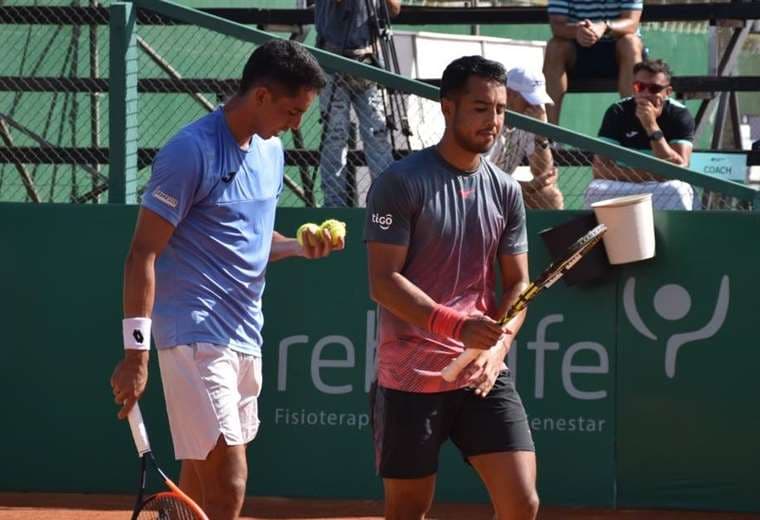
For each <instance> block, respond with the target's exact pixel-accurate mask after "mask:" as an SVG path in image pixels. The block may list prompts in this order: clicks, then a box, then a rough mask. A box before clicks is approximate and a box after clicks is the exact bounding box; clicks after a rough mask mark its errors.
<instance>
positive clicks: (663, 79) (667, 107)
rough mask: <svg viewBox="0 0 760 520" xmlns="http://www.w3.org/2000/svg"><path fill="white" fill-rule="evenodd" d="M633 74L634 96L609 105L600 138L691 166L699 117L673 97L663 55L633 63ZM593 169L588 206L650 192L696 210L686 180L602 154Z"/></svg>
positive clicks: (667, 205)
mask: <svg viewBox="0 0 760 520" xmlns="http://www.w3.org/2000/svg"><path fill="white" fill-rule="evenodd" d="M633 73H634V81H633V91H634V95H633V97H630V98H625V99H622V100H620V101H618V102H617V103H615V104H614V105H612V106H611V107H610V108H608V109H607V112H606V113H605V114H604V119H603V120H602V126H601V128H600V129H599V138H600V139H603V140H605V141H609V142H611V143H614V144H617V145H620V146H625V147H626V148H631V149H633V150H639V151H642V152H645V153H651V154H652V155H654V156H655V157H657V158H659V159H662V160H664V161H669V162H672V163H674V164H677V165H679V166H684V167H688V166H689V160H690V158H691V150H692V141H693V140H694V118H693V117H692V116H691V114H690V113H689V111H688V110H687V109H686V107H685V106H684V105H682V104H680V103H678V102H677V101H674V100H672V99H670V97H669V96H670V94H671V93H672V91H673V88H672V87H671V86H670V78H671V72H670V68H669V67H668V65H667V64H666V63H665V62H664V61H662V60H654V61H643V62H641V63H637V64H636V65H635V66H634V67H633ZM593 172H594V180H593V181H592V182H591V184H589V187H588V188H587V189H586V203H587V204H589V205H590V204H591V203H593V202H596V201H599V200H603V199H607V198H611V197H617V196H621V195H632V194H638V193H651V194H652V202H653V203H654V206H655V208H657V209H694V206H693V204H694V190H693V188H692V187H691V186H690V185H689V184H687V183H685V182H682V181H676V180H670V181H669V180H665V179H662V178H660V177H657V176H655V175H653V174H651V173H649V172H646V171H642V170H639V169H634V168H628V167H626V166H622V165H620V164H618V163H616V162H614V161H611V160H610V159H607V158H605V157H600V156H598V155H597V156H595V157H594V163H593Z"/></svg>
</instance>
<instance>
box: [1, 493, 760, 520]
mask: <svg viewBox="0 0 760 520" xmlns="http://www.w3.org/2000/svg"><path fill="white" fill-rule="evenodd" d="M131 504H132V498H131V497H125V496H113V495H73V494H66V495H52V494H37V493H0V520H125V519H128V518H129V511H130V508H131ZM242 518H244V519H246V520H275V519H277V520H280V519H290V520H382V504H381V503H379V502H375V501H331V500H293V499H285V498H250V499H248V500H247V501H246V504H245V507H244V509H243V517H242ZM491 518H492V516H491V511H490V508H489V507H488V506H485V505H473V504H467V505H464V504H436V505H435V506H434V507H433V510H432V512H431V515H430V519H431V520H432V519H436V520H490V519H491ZM639 519H641V520H681V519H683V520H760V513H758V514H742V513H707V512H686V511H641V510H639V511H608V510H589V509H557V508H542V510H541V512H540V514H539V520H639Z"/></svg>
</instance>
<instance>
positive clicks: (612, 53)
mask: <svg viewBox="0 0 760 520" xmlns="http://www.w3.org/2000/svg"><path fill="white" fill-rule="evenodd" d="M616 47H617V40H613V39H604V40H599V41H598V42H597V43H596V45H593V46H591V47H583V46H582V45H580V44H579V43H578V42H575V67H573V70H571V71H570V74H569V75H570V79H572V78H584V79H585V78H617V77H618V72H619V71H618V69H619V67H618V63H617V51H616Z"/></svg>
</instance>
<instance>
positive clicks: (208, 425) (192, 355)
mask: <svg viewBox="0 0 760 520" xmlns="http://www.w3.org/2000/svg"><path fill="white" fill-rule="evenodd" d="M158 363H159V366H160V367H161V382H162V383H163V386H164V396H165V398H166V411H167V415H168V416H169V427H170V429H171V433H172V442H173V443H174V456H175V457H176V458H177V460H185V459H190V460H205V459H206V457H207V456H208V454H209V452H211V450H212V449H213V448H214V446H216V443H217V441H218V439H219V436H220V435H224V440H225V441H227V444H228V445H229V446H235V445H240V444H247V443H249V442H251V441H252V440H253V438H254V437H256V432H258V429H259V416H258V408H259V407H258V397H259V394H260V393H261V358H260V357H254V356H251V355H246V354H241V353H239V352H236V351H234V350H232V349H230V348H228V347H226V346H220V345H212V344H210V343H193V344H191V345H178V346H176V347H172V348H168V349H162V350H159V351H158Z"/></svg>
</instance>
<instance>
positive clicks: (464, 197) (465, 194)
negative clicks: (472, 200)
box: [459, 190, 475, 199]
mask: <svg viewBox="0 0 760 520" xmlns="http://www.w3.org/2000/svg"><path fill="white" fill-rule="evenodd" d="M459 193H461V194H462V198H463V199H466V198H467V197H469V196H470V195H471V194H472V193H475V190H461V191H460V192H459Z"/></svg>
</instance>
